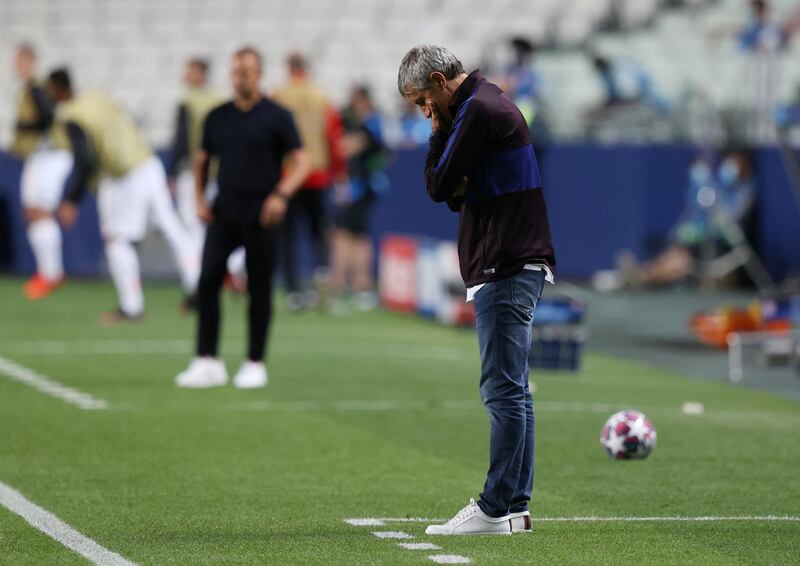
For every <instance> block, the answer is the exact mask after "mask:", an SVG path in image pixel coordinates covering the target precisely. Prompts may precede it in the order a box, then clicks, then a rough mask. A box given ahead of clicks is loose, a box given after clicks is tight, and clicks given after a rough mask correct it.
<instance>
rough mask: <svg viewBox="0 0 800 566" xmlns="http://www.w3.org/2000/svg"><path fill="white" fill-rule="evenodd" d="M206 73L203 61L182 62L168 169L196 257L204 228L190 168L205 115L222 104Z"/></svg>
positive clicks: (213, 173) (211, 182)
mask: <svg viewBox="0 0 800 566" xmlns="http://www.w3.org/2000/svg"><path fill="white" fill-rule="evenodd" d="M208 73H209V64H208V61H206V60H205V59H200V58H193V59H190V60H189V61H188V62H187V63H186V67H185V70H184V74H183V82H184V84H185V85H186V87H187V88H186V94H185V96H184V98H183V100H182V101H181V103H180V105H179V106H178V112H177V116H176V120H175V134H174V136H173V142H172V155H171V159H170V160H169V170H168V176H169V179H170V186H171V187H173V191H174V194H175V200H176V203H177V208H178V215H179V216H180V219H181V221H182V222H183V225H184V226H185V227H186V229H187V230H188V232H189V235H190V237H191V238H192V241H193V242H194V245H195V246H197V249H198V255H199V254H200V251H201V250H202V247H203V239H204V238H205V226H204V225H203V223H202V222H201V221H200V219H199V218H198V217H197V206H196V205H197V199H196V197H195V191H194V173H193V170H192V165H193V163H194V158H195V156H196V155H197V152H198V151H199V149H200V138H201V136H202V135H203V123H204V122H205V119H206V116H207V115H208V113H209V112H210V111H211V110H212V109H213V108H215V107H216V106H219V105H220V104H221V103H222V97H221V96H220V95H219V94H217V93H216V92H214V91H213V90H212V89H210V88H209V87H208ZM216 176H217V175H216V171H214V170H212V171H211V172H210V173H209V180H210V183H209V185H212V184H213V182H214V180H215V179H216ZM209 188H210V187H209Z"/></svg>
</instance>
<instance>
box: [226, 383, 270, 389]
mask: <svg viewBox="0 0 800 566" xmlns="http://www.w3.org/2000/svg"><path fill="white" fill-rule="evenodd" d="M233 386H234V387H235V388H236V389H263V388H264V387H266V386H267V384H266V383H259V384H258V385H250V384H248V385H239V384H238V383H234V384H233Z"/></svg>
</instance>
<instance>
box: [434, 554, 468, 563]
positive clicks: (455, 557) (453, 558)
mask: <svg viewBox="0 0 800 566" xmlns="http://www.w3.org/2000/svg"><path fill="white" fill-rule="evenodd" d="M428 560H433V561H434V562H436V563H437V564H469V563H470V559H469V558H467V557H466V556H461V555H460V554H432V555H431V556H428Z"/></svg>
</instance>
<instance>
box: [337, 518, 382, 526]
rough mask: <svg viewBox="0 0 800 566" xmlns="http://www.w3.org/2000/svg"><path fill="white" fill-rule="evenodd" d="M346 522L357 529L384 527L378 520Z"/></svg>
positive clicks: (347, 520) (351, 520) (348, 520)
mask: <svg viewBox="0 0 800 566" xmlns="http://www.w3.org/2000/svg"><path fill="white" fill-rule="evenodd" d="M344 522H345V523H350V524H351V525H353V526H356V527H382V526H383V525H384V522H383V521H379V520H378V519H345V520H344Z"/></svg>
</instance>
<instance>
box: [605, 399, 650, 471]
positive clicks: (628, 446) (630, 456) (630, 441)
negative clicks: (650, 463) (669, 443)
mask: <svg viewBox="0 0 800 566" xmlns="http://www.w3.org/2000/svg"><path fill="white" fill-rule="evenodd" d="M600 444H602V445H603V448H604V449H605V451H606V452H607V453H608V455H609V457H611V458H614V459H616V460H641V459H642V458H647V456H648V455H649V454H650V452H652V451H653V449H654V448H655V447H656V429H655V427H654V426H653V423H651V422H650V421H649V420H648V418H647V417H645V416H644V415H643V414H642V413H640V412H639V411H632V410H628V411H620V412H618V413H614V414H613V415H611V416H610V417H609V418H608V420H607V421H606V424H605V425H604V426H603V431H602V432H601V433H600Z"/></svg>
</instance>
